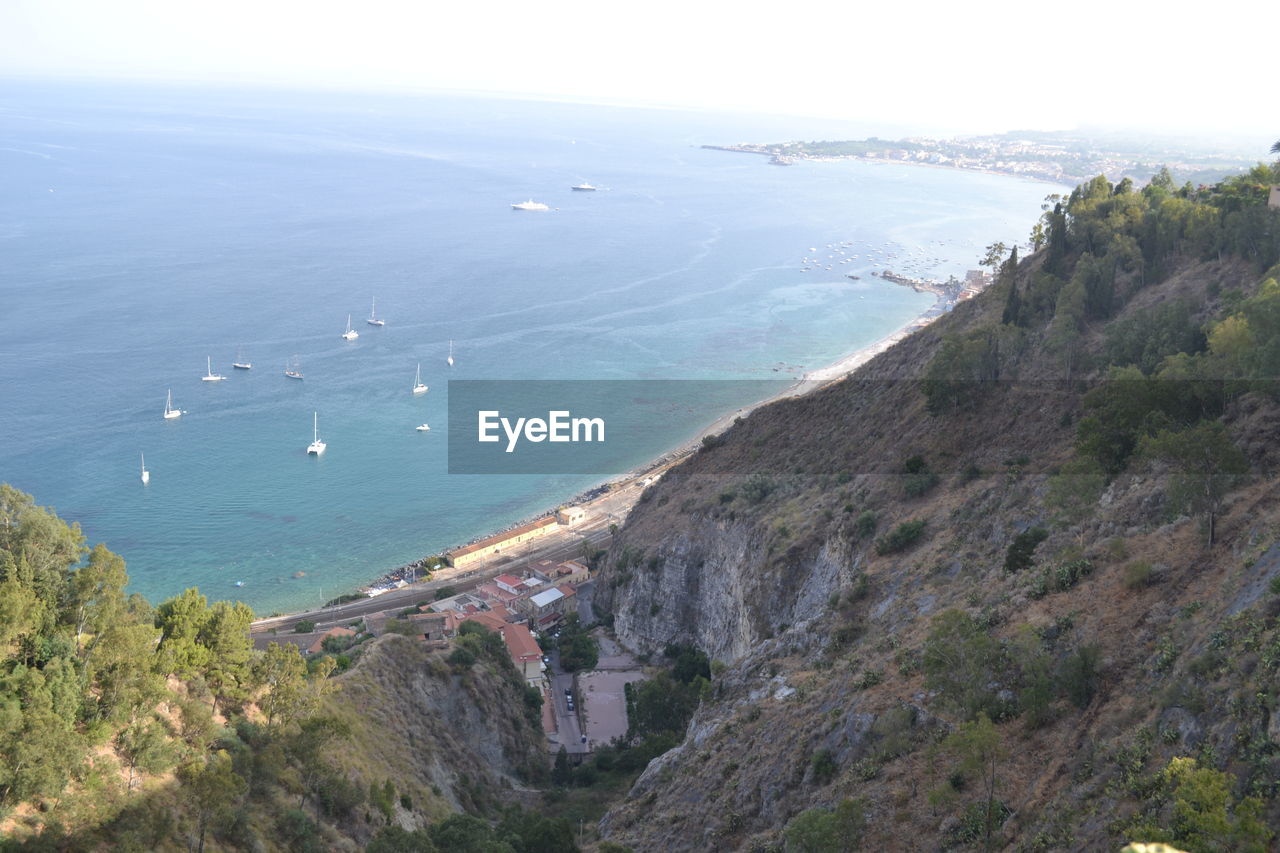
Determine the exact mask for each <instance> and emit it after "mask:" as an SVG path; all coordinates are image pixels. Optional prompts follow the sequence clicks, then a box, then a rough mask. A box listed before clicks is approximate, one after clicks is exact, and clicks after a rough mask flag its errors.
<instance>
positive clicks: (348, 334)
mask: <svg viewBox="0 0 1280 853" xmlns="http://www.w3.org/2000/svg"><path fill="white" fill-rule="evenodd" d="M358 337H360V333H359V332H357V331H356V330H355V329H353V328H351V315H350V314H348V315H347V330H346V331H345V332H343V333H342V339H343V340H346V341H354V340H355V339H356V338H358Z"/></svg>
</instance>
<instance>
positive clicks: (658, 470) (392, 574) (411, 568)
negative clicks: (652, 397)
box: [284, 282, 955, 616]
mask: <svg viewBox="0 0 1280 853" xmlns="http://www.w3.org/2000/svg"><path fill="white" fill-rule="evenodd" d="M890 283H894V284H897V283H896V282H890ZM900 286H906V285H900ZM934 297H935V299H934V303H933V305H931V306H929V307H928V308H927V309H925V310H924V311H922V312H920V314H918V315H916V316H915V317H914V318H912V319H911V320H910V321H908V322H907V323H905V324H903V325H902V326H900V327H899V328H898V329H896V330H894V331H893V332H890V333H889V334H887V335H885V336H884V337H882V338H880V339H878V340H876V341H874V342H872V343H870V344H867V345H864V346H861V347H859V348H858V349H856V350H854V351H853V352H850V353H848V354H846V355H844V356H842V357H840V358H838V359H836V360H835V361H833V362H831V363H830V364H828V365H825V366H823V367H818V368H814V369H813V370H808V371H805V372H804V373H803V374H801V376H800V377H799V378H798V379H796V380H795V381H794V382H792V383H791V384H790V385H788V386H787V387H786V388H785V389H783V390H782V391H780V392H778V393H777V394H773V395H771V396H769V397H765V398H763V399H761V400H757V401H756V402H754V403H750V404H748V405H746V406H742V407H739V408H738V409H735V410H733V411H732V412H726V413H725V414H722V415H720V416H719V417H717V418H715V419H714V420H713V421H711V422H710V423H709V424H707V426H705V427H704V428H703V429H701V430H699V431H698V432H697V434H695V435H694V436H692V437H691V438H689V439H687V440H685V441H683V442H681V443H680V444H678V445H676V446H675V447H673V448H671V449H670V450H667V451H665V452H663V453H661V454H659V455H658V456H656V457H654V458H653V459H650V460H648V461H647V462H644V463H641V464H640V465H637V466H635V467H634V468H631V469H629V470H627V471H625V472H623V473H621V474H618V475H615V476H612V477H609V478H607V479H604V480H601V481H599V482H598V483H596V484H594V485H592V486H591V487H590V488H587V489H584V490H582V491H580V492H578V493H577V494H575V495H572V496H570V497H568V498H566V499H565V500H563V501H560V502H558V503H557V504H555V505H554V506H551V507H548V508H546V509H545V510H543V511H541V512H538V513H536V514H534V515H530V516H526V517H523V518H520V519H517V520H515V521H513V522H511V523H510V524H507V525H505V526H503V527H501V528H498V529H494V530H490V531H488V532H486V533H484V534H483V535H481V536H477V537H474V538H473V539H471V540H469V541H467V542H461V543H457V544H454V545H451V546H449V547H447V548H444V549H442V550H441V551H440V552H439V553H436V554H427V555H424V556H423V557H420V558H419V559H417V560H414V561H412V562H409V563H405V564H403V565H401V566H397V567H395V568H394V569H391V570H389V571H386V572H384V573H382V574H381V575H379V576H377V577H376V578H374V579H373V580H371V581H370V582H369V583H368V584H366V585H365V586H363V587H360V588H359V590H360V591H365V590H371V589H380V590H381V593H379V594H385V593H386V592H390V591H393V590H396V589H406V588H409V587H412V586H413V584H409V587H405V586H395V585H394V582H395V580H397V579H401V578H404V577H405V576H416V573H417V572H418V571H419V570H421V569H424V568H426V565H427V564H428V563H430V562H432V561H433V560H435V559H437V558H439V557H441V556H442V555H443V554H445V553H448V552H449V551H452V550H455V549H457V548H462V547H465V546H467V545H470V544H472V543H475V542H478V541H480V540H482V539H486V538H488V537H491V536H495V535H497V534H500V533H504V532H506V531H508V530H511V529H513V528H516V527H519V526H520V525H523V524H528V523H529V522H531V521H535V520H537V519H539V518H545V517H546V516H548V515H551V514H553V513H554V512H555V511H556V510H557V509H558V508H559V507H562V506H581V507H584V508H586V509H588V510H591V509H598V508H597V507H596V506H594V505H595V504H596V503H597V502H602V501H606V500H608V501H610V502H611V503H617V501H618V499H619V497H620V496H621V495H623V493H626V492H629V493H630V494H629V497H628V499H625V500H624V501H623V504H624V507H623V510H622V514H621V517H622V519H623V520H625V517H626V513H627V512H629V511H630V509H631V507H632V506H633V505H634V504H635V502H636V501H637V500H638V499H639V495H640V492H641V491H643V490H644V487H645V486H647V485H649V484H650V483H651V482H653V481H655V480H656V479H657V477H660V476H661V475H662V474H663V473H664V472H665V471H666V470H667V469H669V468H671V467H672V466H674V465H676V464H679V463H680V462H682V461H683V460H684V459H686V458H687V457H689V456H691V455H692V454H693V453H695V452H697V450H698V448H699V447H700V446H701V443H702V440H703V439H704V438H706V437H708V436H714V435H719V434H720V433H722V432H724V431H725V430H726V429H728V428H729V427H730V426H732V425H733V422H734V421H735V420H736V419H738V418H742V417H746V416H747V415H749V414H750V413H751V412H753V411H755V410H756V409H758V408H759V407H761V406H767V405H769V404H770V403H774V402H776V401H778V400H781V399H785V398H789V397H799V396H803V395H805V394H809V393H811V392H813V391H815V390H817V389H818V388H822V387H824V386H826V385H828V384H830V383H832V382H837V381H839V380H841V379H844V378H845V377H846V376H848V375H849V374H851V373H853V371H855V370H857V369H858V368H859V367H861V366H862V365H864V364H866V363H867V362H869V361H871V360H872V359H873V358H875V357H876V356H878V355H880V354H881V353H883V352H885V351H887V350H888V349H890V348H891V347H893V346H894V345H895V344H897V343H898V342H900V341H902V340H904V339H905V338H907V337H908V336H910V335H911V334H913V333H914V332H916V331H917V330H919V329H922V328H924V327H926V326H928V325H929V324H930V323H932V322H933V321H934V320H936V319H937V318H938V317H940V316H942V315H943V314H945V313H946V312H947V311H949V310H950V309H951V308H952V307H953V306H954V304H955V302H954V301H953V300H947V299H944V298H943V297H941V296H939V295H937V294H934ZM637 487H638V488H637ZM617 514H618V512H617V511H616V508H615V509H614V511H611V512H610V513H609V516H610V517H611V518H612V517H614V516H615V515H617ZM570 529H572V528H570ZM475 572H476V570H475V569H469V570H459V569H455V568H453V567H452V566H448V565H447V564H446V565H445V566H443V567H441V568H439V569H435V570H432V573H431V580H433V581H442V580H449V579H451V578H457V577H460V576H462V575H471V574H474V573H475ZM380 584H386V585H385V586H379V585H380ZM379 594H375V597H377V595H379ZM319 606H320V608H321V609H323V607H324V604H323V603H322V604H321V605H319ZM298 612H304V611H298ZM305 612H311V611H305ZM284 615H285V616H291V615H296V613H295V614H284Z"/></svg>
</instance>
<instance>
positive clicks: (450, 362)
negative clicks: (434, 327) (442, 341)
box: [449, 341, 453, 367]
mask: <svg viewBox="0 0 1280 853" xmlns="http://www.w3.org/2000/svg"><path fill="white" fill-rule="evenodd" d="M449 366H450V367H453V341H449Z"/></svg>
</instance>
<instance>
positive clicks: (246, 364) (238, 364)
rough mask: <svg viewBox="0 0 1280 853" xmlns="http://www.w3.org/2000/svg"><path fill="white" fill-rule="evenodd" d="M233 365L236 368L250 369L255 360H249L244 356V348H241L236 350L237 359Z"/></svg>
mask: <svg viewBox="0 0 1280 853" xmlns="http://www.w3.org/2000/svg"><path fill="white" fill-rule="evenodd" d="M231 366H232V367H234V368H235V369H236V370H250V369H252V367H253V362H251V361H247V360H246V359H245V357H244V350H243V349H240V350H237V351H236V360H235V361H233V362H231Z"/></svg>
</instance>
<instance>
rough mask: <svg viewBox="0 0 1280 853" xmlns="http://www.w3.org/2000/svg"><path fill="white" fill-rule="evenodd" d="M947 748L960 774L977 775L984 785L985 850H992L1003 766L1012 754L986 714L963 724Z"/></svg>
mask: <svg viewBox="0 0 1280 853" xmlns="http://www.w3.org/2000/svg"><path fill="white" fill-rule="evenodd" d="M942 745H943V749H945V750H947V751H949V752H951V753H952V754H953V755H955V756H956V758H957V759H958V760H959V769H960V772H962V773H965V774H973V775H976V776H977V777H978V778H979V780H981V784H982V795H983V801H984V804H983V811H984V820H983V833H982V839H983V840H982V849H984V850H991V849H992V846H991V845H992V834H993V833H994V831H995V829H996V826H995V824H996V816H997V814H998V812H997V809H996V789H997V787H998V785H999V770H1000V764H1001V762H1003V761H1004V760H1005V759H1006V758H1007V757H1008V751H1007V750H1006V749H1005V747H1004V744H1003V742H1002V740H1001V738H1000V732H999V731H997V730H996V727H995V725H994V724H993V723H992V722H991V718H989V717H988V716H987V715H986V714H985V713H979V714H978V716H977V718H976V719H974V720H971V721H969V722H967V723H962V724H961V725H960V727H959V728H958V729H956V731H954V732H952V733H951V734H950V735H948V736H947V739H946V740H945V741H943V744H942Z"/></svg>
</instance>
